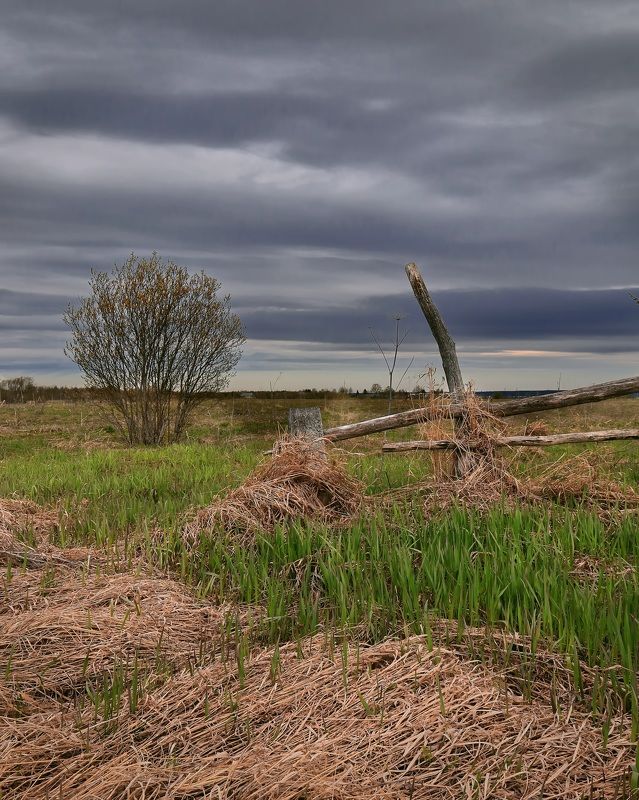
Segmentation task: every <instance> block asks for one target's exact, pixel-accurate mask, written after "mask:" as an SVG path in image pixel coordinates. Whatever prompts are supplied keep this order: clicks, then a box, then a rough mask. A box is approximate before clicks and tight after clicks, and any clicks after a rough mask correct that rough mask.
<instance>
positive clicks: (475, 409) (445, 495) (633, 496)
mask: <svg viewBox="0 0 639 800" xmlns="http://www.w3.org/2000/svg"><path fill="white" fill-rule="evenodd" d="M465 403H466V409H467V411H466V415H465V417H464V419H463V420H462V421H461V423H458V424H456V425H455V424H454V423H453V420H452V419H451V416H450V413H449V408H448V403H447V401H446V400H445V399H442V398H441V397H437V396H435V395H433V394H431V399H430V408H431V414H432V416H433V419H432V420H431V421H429V423H428V424H427V425H426V426H423V427H422V436H423V438H433V439H441V438H448V439H450V440H451V441H452V442H454V444H455V448H456V452H455V456H454V457H453V458H454V461H453V460H451V457H450V456H446V455H443V456H442V454H441V453H436V452H434V453H433V454H432V455H431V458H432V459H433V474H434V480H433V481H432V482H430V483H429V484H428V486H427V487H423V488H427V489H428V497H427V500H426V505H427V507H428V510H429V511H430V512H431V513H435V512H437V511H441V510H446V509H448V508H449V507H450V506H451V505H453V504H457V505H462V506H466V507H472V508H476V509H479V510H482V509H487V508H490V507H492V506H494V505H497V504H499V505H502V506H503V505H506V506H507V507H513V508H514V507H515V506H516V505H518V504H519V503H521V502H522V501H524V502H541V501H544V500H552V501H557V502H564V503H565V502H570V501H572V500H579V501H583V502H584V503H586V504H587V505H589V506H590V507H591V508H592V509H593V510H595V511H602V512H603V513H607V512H608V511H609V509H610V508H611V507H623V508H624V509H626V510H627V509H634V508H637V507H639V493H637V492H636V491H634V490H633V489H632V488H630V487H626V486H622V485H621V484H619V483H617V482H616V481H613V480H610V479H608V478H602V477H600V474H599V473H600V471H599V470H598V468H597V465H598V463H599V458H598V455H597V453H595V452H589V453H587V454H583V455H577V456H574V457H566V456H561V457H560V458H559V459H558V460H557V461H555V462H554V463H553V464H551V465H550V466H549V467H546V468H545V470H544V471H543V472H542V473H541V474H540V475H538V476H536V477H534V478H533V477H530V476H526V477H518V476H517V475H516V472H517V470H516V469H514V468H513V467H515V466H516V463H517V460H518V459H519V457H520V454H519V453H516V452H513V449H511V450H505V449H504V448H501V449H499V448H497V446H496V439H498V438H499V437H501V436H503V435H504V433H505V431H506V429H507V423H506V422H504V420H503V419H500V418H498V417H495V416H494V415H493V414H491V413H490V411H488V409H487V408H486V407H485V405H483V404H482V403H481V401H479V400H478V399H477V397H476V396H475V395H474V393H473V392H472V390H471V389H469V390H468V391H467V393H466V399H465ZM525 430H526V432H527V433H528V434H530V435H542V434H543V433H546V432H547V426H546V425H545V423H543V422H541V421H534V422H531V423H526V427H525ZM454 463H456V464H457V470H459V468H460V467H461V470H462V474H461V475H457V474H455V468H454ZM395 495H396V493H395Z"/></svg>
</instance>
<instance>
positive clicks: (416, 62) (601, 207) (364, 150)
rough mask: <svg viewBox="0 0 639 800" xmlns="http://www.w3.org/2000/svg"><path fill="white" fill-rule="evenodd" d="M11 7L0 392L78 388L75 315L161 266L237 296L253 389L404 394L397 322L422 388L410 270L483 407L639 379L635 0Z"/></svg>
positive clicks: (7, 1) (8, 2)
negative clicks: (130, 278)
mask: <svg viewBox="0 0 639 800" xmlns="http://www.w3.org/2000/svg"><path fill="white" fill-rule="evenodd" d="M0 11H1V19H2V25H1V27H0V238H1V246H0V277H1V281H0V327H1V329H2V343H3V345H2V350H1V355H0V377H7V376H9V375H15V374H28V375H33V376H34V377H36V379H37V380H39V381H42V382H54V381H55V382H67V383H74V382H75V383H77V382H78V380H79V378H78V375H77V373H76V372H75V371H74V368H73V365H72V364H70V362H69V361H68V360H67V359H66V358H65V356H64V354H63V346H64V341H65V339H66V335H65V330H64V326H63V325H62V322H61V314H62V312H63V310H64V308H65V307H66V305H67V303H68V302H69V300H72V299H74V298H77V297H80V296H82V295H83V294H85V293H86V291H87V279H88V277H89V273H90V270H91V268H94V269H98V270H108V269H111V268H112V266H113V264H114V263H116V262H117V263H121V262H122V261H123V260H124V259H125V258H126V256H127V254H129V253H130V252H131V251H135V252H136V253H137V254H139V255H147V254H149V253H150V252H151V251H152V250H154V249H155V250H158V251H159V253H160V254H161V255H162V256H164V257H166V258H172V259H174V260H175V261H177V262H178V263H182V264H185V265H186V266H188V267H189V268H192V269H194V270H195V269H204V270H205V271H206V272H208V273H210V274H212V275H214V276H215V277H217V278H218V279H219V280H220V281H221V282H222V286H223V289H224V290H225V291H227V292H229V293H230V294H231V296H232V303H233V306H234V308H235V310H236V311H237V312H238V313H239V314H240V315H241V317H242V319H243V320H244V322H245V326H246V330H247V336H248V341H247V343H246V347H245V352H244V357H243V359H242V361H241V362H240V365H239V369H238V375H237V377H236V378H235V379H234V381H233V386H236V387H243V388H249V387H268V386H269V384H273V383H276V382H277V387H278V388H285V387H293V388H304V387H312V386H317V387H320V386H340V385H342V384H345V385H347V386H353V387H354V388H360V389H361V388H363V387H364V386H370V384H371V383H372V382H373V381H379V382H380V383H382V384H383V383H385V376H384V364H383V361H382V359H381V356H380V354H379V352H376V350H375V345H374V343H373V341H372V339H371V333H370V329H371V328H372V329H373V330H374V332H375V333H376V335H377V337H378V338H380V339H383V340H388V339H389V338H390V334H391V332H392V329H393V326H394V322H393V317H394V316H396V315H398V314H401V315H402V316H403V320H402V323H401V324H402V326H403V328H404V329H406V330H407V331H408V336H407V339H406V342H405V344H404V346H403V348H402V358H401V360H400V364H401V368H402V370H403V367H404V366H405V365H406V364H407V363H408V360H409V359H410V357H411V356H415V363H414V366H413V367H412V368H411V370H410V371H409V374H408V376H407V379H406V382H407V384H408V383H410V384H413V383H415V382H416V380H417V377H418V375H419V373H420V372H424V370H425V369H426V367H427V366H428V365H437V364H438V363H439V362H438V358H437V355H436V351H435V348H434V345H433V343H432V340H431V339H430V337H429V335H427V332H426V329H425V322H424V321H423V318H421V316H420V312H419V309H418V307H417V305H416V302H415V300H414V298H413V296H412V294H411V291H410V287H409V285H408V282H407V280H406V277H405V274H404V270H403V267H404V264H405V263H407V262H408V261H415V262H416V263H417V264H418V265H419V266H420V267H421V269H422V272H423V274H424V276H425V278H426V281H427V283H428V285H429V288H430V289H431V292H432V294H433V297H434V299H435V301H436V302H437V303H438V305H439V306H440V308H441V310H442V312H443V314H444V317H445V319H446V321H447V323H448V325H449V328H450V330H451V333H452V335H453V336H454V338H455V339H456V341H457V343H458V351H459V352H460V355H461V360H462V368H463V371H464V376H465V378H466V379H467V380H470V379H472V380H473V381H474V382H475V384H476V386H477V387H478V388H495V389H501V388H505V387H508V388H523V387H528V388H554V387H555V386H556V385H557V384H558V382H559V379H560V378H559V376H560V374H561V382H562V386H563V387H568V386H576V385H579V384H581V383H591V382H595V381H598V380H605V379H609V378H613V377H621V376H623V375H630V374H637V373H639V358H638V356H637V354H638V353H639V307H637V305H635V304H633V303H632V301H631V300H630V298H629V297H628V290H631V291H633V290H634V291H635V292H636V291H637V288H636V287H638V286H639V259H638V254H639V247H638V245H639V3H638V2H637V0H630V1H629V2H623V1H620V2H617V0H593V1H592V2H591V1H590V0H536V1H535V2H531V1H530V0H520V1H518V0H484V1H483V2H481V1H480V0H466V1H463V0H397V2H394V3H390V2H388V0H339V2H337V0H321V2H315V0H306V1H304V0H228V1H224V2H222V1H221V0H135V2H130V3H125V2H113V0H101V2H97V0H56V2H55V3H51V2H49V1H48V0H47V1H46V2H45V0H30V1H29V2H28V3H26V2H24V0H0ZM440 371H441V370H440ZM408 388H411V387H410V386H408Z"/></svg>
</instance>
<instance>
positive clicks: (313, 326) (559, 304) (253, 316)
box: [243, 288, 639, 352]
mask: <svg viewBox="0 0 639 800" xmlns="http://www.w3.org/2000/svg"><path fill="white" fill-rule="evenodd" d="M436 300H437V305H438V307H439V308H440V310H441V312H442V315H443V317H444V318H445V320H446V323H447V325H448V327H449V329H450V330H451V332H452V333H453V335H454V337H455V339H456V341H457V342H458V343H460V344H461V346H462V347H468V346H469V345H471V346H472V345H473V344H476V345H477V347H485V346H487V345H488V343H492V344H493V345H494V343H495V342H501V343H502V344H503V345H504V346H507V344H508V343H509V342H511V343H513V344H514V343H517V342H519V341H521V340H526V341H530V340H533V341H535V340H536V341H538V342H539V345H540V347H545V346H547V344H548V340H553V339H561V340H567V339H572V340H573V342H574V347H575V349H582V344H581V343H584V344H585V346H586V349H592V348H594V349H595V350H596V351H597V352H608V350H609V349H610V348H612V349H613V350H634V349H636V348H637V346H639V314H638V313H637V309H636V306H633V304H632V302H630V298H629V295H628V293H627V292H625V291H618V290H617V291H553V290H549V289H535V288H524V289H501V290H492V291H481V290H478V291H472V292H471V291H466V292H465V291H443V292H438V293H437V294H436ZM397 316H400V317H401V328H402V330H403V331H405V332H407V333H408V334H409V336H408V337H407V342H408V343H410V346H413V347H414V346H419V347H424V346H425V345H430V344H432V339H431V336H430V333H428V329H427V326H426V323H425V321H424V319H423V318H422V317H421V314H420V311H419V309H418V308H416V303H415V300H414V299H413V298H412V297H410V296H407V295H406V293H403V294H397V295H395V296H391V297H389V296H384V297H365V298H362V300H361V302H359V303H358V304H357V305H354V306H352V307H346V308H330V307H329V308H324V309H298V308H290V307H289V308H287V307H285V306H283V307H279V308H277V309H267V308H261V309H260V308H257V309H256V310H255V311H252V312H251V311H245V312H244V313H243V319H244V322H245V324H246V329H247V333H248V335H249V336H250V337H252V338H255V339H280V340H287V339H290V340H308V341H311V342H323V343H326V344H329V343H333V344H339V345H341V346H345V347H362V346H363V347H364V349H371V347H372V346H373V347H374V345H373V339H372V335H371V330H372V331H373V332H374V333H375V335H376V336H377V338H379V339H382V340H383V341H386V342H388V341H389V340H390V339H391V338H392V335H393V332H394V328H395V322H394V318H395V317H397Z"/></svg>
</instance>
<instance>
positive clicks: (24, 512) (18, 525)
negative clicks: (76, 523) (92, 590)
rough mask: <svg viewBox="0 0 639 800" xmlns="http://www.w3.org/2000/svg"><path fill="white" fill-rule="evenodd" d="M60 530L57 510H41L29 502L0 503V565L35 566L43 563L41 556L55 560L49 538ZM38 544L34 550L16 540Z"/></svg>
mask: <svg viewBox="0 0 639 800" xmlns="http://www.w3.org/2000/svg"><path fill="white" fill-rule="evenodd" d="M58 527H59V512H58V509H56V508H42V506H39V505H38V504H37V503H33V502H32V501H31V500H16V499H4V498H3V499H0V564H8V563H16V562H18V563H20V562H24V563H27V564H30V565H32V566H35V565H36V563H37V564H40V563H44V560H45V555H44V552H45V551H48V552H49V555H50V556H52V557H55V551H56V550H57V548H53V547H49V546H48V544H47V540H48V537H49V536H50V535H51V534H52V533H54V532H55V531H56V530H57V529H58ZM21 534H24V535H26V536H27V537H28V538H29V539H31V540H34V541H35V542H37V544H38V547H37V548H36V547H33V546H31V545H29V544H27V543H26V542H24V541H21V540H20V538H19V536H20V535H21Z"/></svg>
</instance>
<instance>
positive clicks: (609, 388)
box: [324, 376, 639, 442]
mask: <svg viewBox="0 0 639 800" xmlns="http://www.w3.org/2000/svg"><path fill="white" fill-rule="evenodd" d="M633 392H639V376H635V377H634V378H622V379H621V380H618V381H608V382H607V383H598V384H594V385H593V386H584V387H582V388H580V389H569V390H567V391H564V392H552V393H551V394H541V395H538V396H537V397H522V398H517V399H514V400H503V401H499V402H492V403H489V404H488V408H489V409H490V412H491V414H494V415H495V416H496V417H514V416H518V415H521V414H533V413H535V412H537V411H551V410H552V409H554V408H565V407H567V406H576V405H581V404H583V403H598V402H600V401H601V400H608V399H610V398H612V397H622V396H623V395H627V394H632V393H633ZM447 411H448V413H449V414H450V416H451V417H453V418H455V417H461V416H462V412H463V405H461V404H459V403H451V405H450V407H449V408H448V409H447ZM429 419H430V409H428V408H414V409H411V410H410V411H401V412H400V413H398V414H389V415H388V416H385V417H376V418H375V419H367V420H363V421H362V422H353V423H350V424H349V425H340V426H338V427H336V428H328V429H327V430H326V431H324V437H325V438H326V439H330V440H331V441H335V442H336V441H341V440H344V439H354V438H356V437H358V436H368V435H369V434H371V433H380V432H381V431H390V430H394V429H395V428H406V427H408V426H409V425H419V424H421V423H422V422H427V421H428V420H429Z"/></svg>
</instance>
